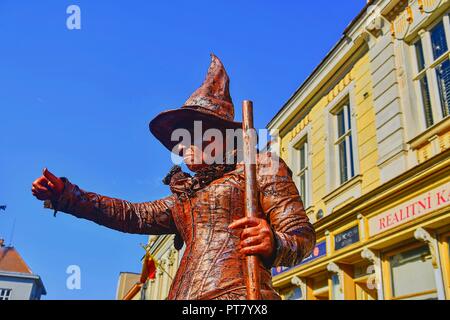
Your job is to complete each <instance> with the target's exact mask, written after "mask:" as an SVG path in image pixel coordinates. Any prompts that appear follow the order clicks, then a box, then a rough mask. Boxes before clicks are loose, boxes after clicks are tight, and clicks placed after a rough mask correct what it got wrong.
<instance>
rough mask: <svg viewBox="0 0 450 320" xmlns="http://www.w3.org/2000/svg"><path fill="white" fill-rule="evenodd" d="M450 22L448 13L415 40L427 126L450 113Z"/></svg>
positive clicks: (414, 50) (416, 65) (424, 120)
mask: <svg viewBox="0 0 450 320" xmlns="http://www.w3.org/2000/svg"><path fill="white" fill-rule="evenodd" d="M449 39H450V22H449V17H448V15H445V16H444V17H443V19H442V20H441V21H440V22H439V23H438V24H437V25H435V26H434V27H433V28H432V29H430V30H429V31H427V32H426V33H425V34H423V35H422V36H421V38H420V39H419V40H417V41H416V42H415V43H414V46H413V55H414V57H415V60H416V62H417V63H416V64H415V66H414V69H415V74H416V75H415V78H414V79H415V82H416V88H417V92H418V96H419V101H420V103H421V109H422V111H423V112H422V114H423V123H424V126H425V128H428V127H431V126H433V125H434V124H436V123H438V122H440V121H441V120H443V119H444V118H446V117H448V116H449V114H450V60H449V52H450V51H449Z"/></svg>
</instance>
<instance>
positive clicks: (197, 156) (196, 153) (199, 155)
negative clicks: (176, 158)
mask: <svg viewBox="0 0 450 320" xmlns="http://www.w3.org/2000/svg"><path fill="white" fill-rule="evenodd" d="M212 143H214V148H209V149H210V150H209V151H208V152H205V149H206V148H207V147H208V146H209V145H210V144H212ZM199 146H201V147H199ZM223 147H224V146H223V144H222V143H221V144H219V142H216V141H206V142H202V143H199V144H194V145H190V146H188V147H186V148H185V149H184V150H183V159H184V162H185V164H186V166H187V167H188V168H189V170H191V171H193V172H196V171H199V170H200V169H202V168H204V167H207V166H208V165H209V164H211V163H214V160H215V158H214V157H216V155H217V153H216V150H220V149H221V148H222V149H223ZM211 150H212V152H211ZM221 158H223V157H221Z"/></svg>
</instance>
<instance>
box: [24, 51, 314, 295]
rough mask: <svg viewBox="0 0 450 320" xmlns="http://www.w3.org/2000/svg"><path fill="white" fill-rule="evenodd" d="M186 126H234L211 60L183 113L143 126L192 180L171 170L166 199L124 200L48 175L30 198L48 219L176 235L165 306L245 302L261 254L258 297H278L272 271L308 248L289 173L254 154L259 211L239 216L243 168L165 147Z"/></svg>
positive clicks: (223, 77) (225, 86)
mask: <svg viewBox="0 0 450 320" xmlns="http://www.w3.org/2000/svg"><path fill="white" fill-rule="evenodd" d="M194 121H201V123H202V128H203V130H207V129H211V128H214V129H219V130H220V131H221V132H224V131H225V130H227V129H240V128H242V124H241V123H239V122H235V121H234V106H233V102H232V99H231V97H230V92H229V78H228V75H227V73H226V71H225V69H224V67H223V65H222V63H221V61H220V60H219V59H218V58H217V57H216V56H214V55H212V62H211V65H210V67H209V70H208V74H207V77H206V79H205V81H204V83H203V84H202V86H201V87H200V88H199V89H197V91H195V93H194V94H193V95H192V96H191V97H190V98H189V99H188V100H187V102H186V103H185V104H184V105H183V106H182V108H179V109H177V110H170V111H165V112H163V113H161V114H159V115H158V116H157V117H156V118H155V119H153V120H152V121H151V122H150V131H151V132H152V133H153V135H154V136H155V137H156V138H157V139H158V140H159V141H161V143H162V144H163V145H164V146H165V147H166V148H167V149H169V150H170V151H171V152H178V151H180V150H178V149H176V147H177V146H178V148H179V149H183V150H182V151H183V152H182V154H183V157H184V162H185V163H186V166H187V167H188V168H189V169H190V171H192V172H193V173H195V175H194V176H191V175H189V174H187V173H184V172H182V171H181V169H180V167H174V168H173V169H172V170H171V172H170V173H169V175H168V176H167V177H166V178H165V179H164V183H166V184H167V185H169V186H170V190H171V192H172V194H171V195H170V196H168V197H167V198H164V199H160V200H156V201H151V202H145V203H131V202H128V201H124V200H119V199H113V198H109V197H106V196H102V195H99V194H96V193H93V192H87V191H84V190H82V189H80V188H79V187H78V186H77V185H75V184H73V183H71V182H70V181H69V180H68V179H67V178H58V177H56V176H55V175H53V174H52V173H51V172H50V171H48V170H47V169H44V172H43V175H42V176H41V177H40V178H38V179H37V180H35V181H34V182H33V185H32V193H33V195H34V196H35V197H36V198H38V199H39V200H44V201H45V203H44V206H45V207H46V208H49V209H53V210H54V211H55V213H56V212H57V211H61V212H65V213H68V214H71V215H73V216H75V217H78V218H83V219H88V220H91V221H94V222H95V223H97V224H100V225H103V226H106V227H108V228H111V229H115V230H118V231H122V232H126V233H133V234H145V235H166V234H175V247H176V248H177V249H178V250H180V249H181V248H182V246H183V244H185V245H186V249H185V251H184V255H183V257H182V260H181V262H180V266H179V269H178V272H177V274H176V276H175V279H174V281H173V283H172V285H171V288H170V292H169V296H168V299H170V300H238V299H241V300H243V299H246V285H245V283H246V282H245V278H246V276H247V275H246V272H247V271H246V268H245V267H244V261H245V257H246V256H248V255H257V256H259V257H260V259H259V269H260V281H261V283H260V285H261V295H262V297H263V299H265V300H278V299H280V296H279V295H278V294H277V293H276V291H275V290H274V289H273V287H272V284H271V280H272V279H271V268H273V267H278V266H284V267H291V266H295V265H297V264H298V263H300V262H301V261H302V259H303V258H305V257H307V256H308V255H309V254H310V253H311V251H312V249H313V248H314V245H315V232H314V228H313V226H312V225H311V224H310V222H309V220H308V217H307V216H306V214H305V210H304V208H303V203H302V200H301V198H300V196H299V193H298V191H297V188H296V186H295V184H294V182H293V180H292V175H291V171H290V170H289V168H288V167H287V165H286V164H285V163H284V162H283V160H281V159H279V158H277V157H276V155H275V154H273V155H272V154H271V153H270V152H265V153H259V154H258V156H257V186H258V192H259V200H260V212H261V214H260V217H259V218H246V217H245V213H244V207H245V204H244V190H245V183H244V182H245V180H244V179H245V178H244V166H243V164H242V162H238V163H236V162H234V163H233V162H231V163H229V162H227V163H223V162H217V163H213V164H209V165H208V164H206V163H207V161H206V160H205V158H206V157H207V156H206V153H205V152H204V150H205V148H206V146H207V145H208V144H207V143H203V146H202V147H199V146H198V144H197V143H190V144H188V145H186V146H184V147H183V146H181V147H180V144H179V143H178V142H177V141H172V139H171V136H172V132H173V131H174V130H176V129H179V128H185V129H187V130H193V123H194ZM222 147H224V148H225V143H224V144H223V146H222ZM174 150H175V151H174ZM177 150H178V151H177ZM194 159H197V160H198V159H200V160H201V161H194ZM275 161H278V163H277V165H274V162H275Z"/></svg>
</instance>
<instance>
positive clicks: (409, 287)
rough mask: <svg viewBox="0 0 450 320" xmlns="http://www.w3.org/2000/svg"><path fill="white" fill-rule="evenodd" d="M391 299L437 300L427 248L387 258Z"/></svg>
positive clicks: (411, 250)
mask: <svg viewBox="0 0 450 320" xmlns="http://www.w3.org/2000/svg"><path fill="white" fill-rule="evenodd" d="M388 263H389V272H390V288H391V292H390V294H391V298H392V299H398V300H430V299H433V300H434V299H437V293H436V292H437V291H436V282H435V277H434V269H433V266H432V262H431V254H430V250H429V248H428V246H421V247H416V248H414V249H410V250H407V251H403V252H399V253H395V254H393V255H391V256H389V257H388Z"/></svg>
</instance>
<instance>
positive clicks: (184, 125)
mask: <svg viewBox="0 0 450 320" xmlns="http://www.w3.org/2000/svg"><path fill="white" fill-rule="evenodd" d="M195 121H201V123H202V129H203V130H202V131H203V132H205V131H206V130H208V129H219V130H221V131H222V132H223V133H225V131H226V129H233V130H236V129H242V123H241V122H235V121H231V120H228V119H224V118H221V117H219V116H217V115H215V114H213V113H208V112H207V110H206V111H205V109H204V108H202V107H197V108H195V107H192V106H188V107H183V108H180V109H175V110H168V111H164V112H161V113H160V114H159V115H157V116H156V117H155V118H154V119H153V120H152V121H151V122H150V124H149V128H150V131H151V133H152V134H153V135H154V136H155V137H156V138H157V139H158V140H159V141H160V142H161V143H162V144H163V145H164V146H165V147H166V148H167V149H168V150H169V151H170V152H173V150H174V147H175V146H176V145H177V144H179V143H180V141H179V140H177V141H173V139H172V133H173V132H174V131H175V130H176V129H187V130H188V131H189V132H190V133H191V134H193V128H194V122H195ZM203 132H202V134H203ZM193 138H194V137H192V138H191V139H193Z"/></svg>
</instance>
